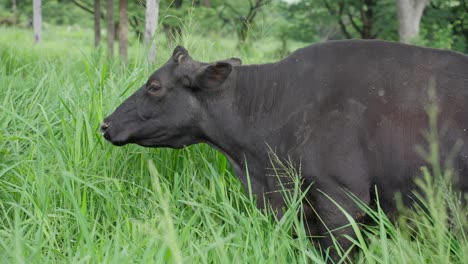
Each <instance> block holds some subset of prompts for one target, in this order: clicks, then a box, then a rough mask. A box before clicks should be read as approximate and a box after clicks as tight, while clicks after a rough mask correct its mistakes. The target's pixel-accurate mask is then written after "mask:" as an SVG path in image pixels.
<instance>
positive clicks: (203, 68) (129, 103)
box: [101, 46, 241, 148]
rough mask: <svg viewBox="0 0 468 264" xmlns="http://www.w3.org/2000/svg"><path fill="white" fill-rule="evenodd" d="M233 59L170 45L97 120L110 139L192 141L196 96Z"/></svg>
mask: <svg viewBox="0 0 468 264" xmlns="http://www.w3.org/2000/svg"><path fill="white" fill-rule="evenodd" d="M240 64H241V61H240V60H239V59H234V58H233V59H228V60H224V61H218V62H214V63H202V62H197V61H195V60H193V59H192V58H191V57H190V56H189V54H188V52H187V50H186V49H185V48H183V47H180V46H178V47H176V48H175V50H174V52H173V54H172V57H171V58H170V59H169V61H168V62H166V63H165V64H164V65H163V66H162V67H161V68H159V69H158V70H156V71H155V72H154V73H153V74H152V75H151V76H150V77H149V79H148V80H147V81H146V83H145V84H144V85H143V86H142V87H141V88H139V89H138V90H137V91H136V92H135V93H134V94H133V95H131V96H130V97H129V98H128V99H127V100H125V101H124V102H123V103H122V104H121V105H120V106H119V107H117V109H116V110H115V111H114V113H112V114H111V115H110V116H108V117H106V118H105V119H104V122H103V123H102V125H101V132H102V134H103V136H104V137H105V138H106V139H107V140H109V141H110V142H112V144H114V145H118V146H121V145H125V144H128V143H136V144H138V145H141V146H146V147H172V148H181V147H183V146H186V145H190V144H193V143H196V142H197V140H198V139H199V136H200V133H201V131H200V127H199V126H200V122H201V120H202V119H203V114H202V111H203V110H202V103H201V99H200V98H203V97H204V96H206V93H209V92H210V91H212V90H214V89H216V88H218V87H220V86H221V85H222V84H223V83H224V81H225V80H226V79H227V78H228V77H229V75H230V74H231V71H232V66H233V65H240Z"/></svg>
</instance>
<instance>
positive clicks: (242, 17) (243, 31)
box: [218, 0, 271, 43]
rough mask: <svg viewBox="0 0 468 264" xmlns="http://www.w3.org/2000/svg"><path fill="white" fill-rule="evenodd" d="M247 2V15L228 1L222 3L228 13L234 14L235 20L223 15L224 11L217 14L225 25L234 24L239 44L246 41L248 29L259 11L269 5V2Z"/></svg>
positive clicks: (268, 0)
mask: <svg viewBox="0 0 468 264" xmlns="http://www.w3.org/2000/svg"><path fill="white" fill-rule="evenodd" d="M248 2H249V6H248V8H247V12H246V13H247V14H244V13H243V12H242V11H241V10H240V9H239V8H235V7H234V6H232V5H231V4H230V3H228V1H226V2H225V3H224V6H225V7H226V8H228V9H229V11H230V12H233V13H234V16H235V18H234V19H233V20H232V19H230V18H227V17H226V16H225V15H224V12H223V11H224V9H223V10H222V11H221V12H219V14H218V15H219V16H220V18H221V19H222V20H223V21H225V24H226V23H228V22H229V21H234V23H236V25H237V35H238V37H239V41H240V42H241V43H244V42H245V41H246V40H247V37H248V33H249V29H250V27H251V26H252V24H253V22H254V19H255V17H256V16H257V14H258V12H259V11H260V9H261V8H262V7H263V6H265V5H266V4H268V3H270V2H271V0H255V2H254V1H253V0H249V1H248Z"/></svg>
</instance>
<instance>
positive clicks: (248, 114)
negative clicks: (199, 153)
mask: <svg viewBox="0 0 468 264" xmlns="http://www.w3.org/2000/svg"><path fill="white" fill-rule="evenodd" d="M265 78H266V76H264V74H262V73H261V72H260V66H242V67H235V68H234V71H233V73H232V74H231V77H230V78H229V79H228V80H227V81H226V82H225V83H226V84H225V85H223V86H225V87H222V89H220V91H219V92H214V93H213V94H212V97H211V98H207V101H206V103H205V106H204V107H206V115H207V116H206V118H205V119H206V127H205V128H204V129H202V130H203V134H204V139H203V141H205V142H206V143H208V144H210V145H211V146H213V147H215V148H216V149H218V150H220V151H221V152H222V153H223V154H225V155H226V156H227V158H228V159H229V161H230V162H231V164H232V166H233V168H234V170H235V172H236V174H237V176H238V177H239V178H240V179H241V181H242V182H243V183H244V186H246V184H247V182H246V175H245V172H246V168H248V172H249V174H250V175H249V176H250V180H251V181H253V185H252V187H253V191H254V192H256V193H259V192H263V191H262V190H263V188H267V186H266V185H267V184H266V183H264V181H265V177H264V173H265V172H264V171H265V167H266V166H268V165H269V164H268V162H269V160H268V157H266V155H265V154H266V152H265V150H266V148H268V146H267V143H268V142H266V136H267V135H268V134H269V133H270V132H271V129H272V127H271V126H272V124H271V122H269V120H270V121H271V115H272V114H274V112H275V110H274V108H275V106H278V104H277V102H275V100H276V96H277V95H276V94H272V93H271V90H269V91H266V89H268V88H269V87H270V88H271V83H274V82H275V80H274V79H269V80H268V81H266V80H265ZM270 96H273V97H275V98H273V99H272V97H270ZM257 104H258V105H257ZM267 115H270V116H269V118H268V119H266V117H267ZM262 117H265V118H262Z"/></svg>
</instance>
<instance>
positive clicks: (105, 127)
mask: <svg viewBox="0 0 468 264" xmlns="http://www.w3.org/2000/svg"><path fill="white" fill-rule="evenodd" d="M109 125H110V122H103V123H102V124H101V133H102V134H104V132H105V131H106V129H107V128H108V127H109Z"/></svg>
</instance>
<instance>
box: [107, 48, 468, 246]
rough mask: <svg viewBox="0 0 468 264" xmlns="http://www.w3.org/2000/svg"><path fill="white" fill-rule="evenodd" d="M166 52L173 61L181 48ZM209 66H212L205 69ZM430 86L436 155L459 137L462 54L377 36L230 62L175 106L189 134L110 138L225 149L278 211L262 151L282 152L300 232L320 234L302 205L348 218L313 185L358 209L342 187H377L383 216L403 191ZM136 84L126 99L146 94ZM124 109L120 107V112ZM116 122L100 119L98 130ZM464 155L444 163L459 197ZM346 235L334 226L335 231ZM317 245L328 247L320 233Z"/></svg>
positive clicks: (464, 73) (462, 129)
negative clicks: (292, 178)
mask: <svg viewBox="0 0 468 264" xmlns="http://www.w3.org/2000/svg"><path fill="white" fill-rule="evenodd" d="M176 53H177V52H175V54H174V55H173V56H174V57H177V56H180V54H178V53H177V54H176ZM183 55H184V54H183ZM186 56H188V54H186ZM179 59H180V57H179ZM176 60H177V58H174V61H176ZM174 61H170V62H168V64H166V65H172V64H174ZM178 63H179V64H180V65H182V64H183V62H181V61H180V60H179V62H178ZM194 63H195V62H192V61H191V60H190V61H189V62H188V63H187V64H188V65H189V66H187V67H195V66H194V65H195V64H194ZM176 64H177V63H176ZM200 65H202V64H200ZM200 65H198V67H201V66H200ZM203 65H204V64H203ZM216 66H218V64H216ZM164 67H169V66H164ZM164 67H163V68H161V70H158V71H157V72H156V73H155V74H154V75H153V76H152V77H151V78H150V80H152V78H153V79H154V80H159V81H158V82H162V83H164V81H160V79H161V78H163V77H161V76H164V75H165V74H167V73H165V72H159V71H162V70H163V69H165V70H164V71H172V73H173V75H176V76H177V78H176V79H177V80H179V79H180V78H181V77H180V76H189V75H188V73H187V72H189V71H183V72H182V73H181V72H177V70H174V69H172V68H164ZM179 67H181V66H179ZM213 67H214V66H213ZM158 72H159V73H158ZM213 72H214V73H217V74H218V72H221V71H220V70H219V71H215V70H214V71H213V70H212V71H210V72H209V73H210V74H213ZM202 74H203V73H202ZM216 76H218V75H216ZM216 76H215V77H216ZM210 77H212V76H211V75H210ZM218 77H219V76H218ZM174 78H175V77H174ZM184 78H185V77H184ZM187 78H188V77H187ZM190 78H192V77H190ZM190 78H189V79H190ZM205 78H206V77H205ZM163 79H164V78H163ZM192 79H193V80H194V81H189V83H191V84H190V85H189V86H190V87H192V86H196V85H193V83H197V85H198V83H206V86H209V85H211V84H210V83H209V82H201V81H199V79H200V78H199V77H198V75H197V76H195V77H193V78H192ZM212 79H213V80H215V79H216V78H212ZM218 79H219V78H218ZM174 82H177V81H174ZM200 85H201V84H200ZM430 87H433V88H434V91H435V93H434V94H435V98H434V100H433V101H434V102H435V103H436V104H437V105H438V106H439V108H440V115H439V120H440V122H439V123H440V125H439V128H443V131H445V132H444V133H441V134H440V137H441V140H440V143H441V146H442V147H443V148H441V160H445V158H447V156H448V154H449V152H450V149H451V148H452V147H453V146H454V144H455V142H456V141H457V140H462V141H464V142H467V143H468V56H466V55H463V54H460V53H456V52H450V51H442V50H436V49H428V48H420V47H415V46H409V45H403V44H397V43H391V42H384V41H357V40H356V41H336V42H328V43H323V44H316V45H312V46H309V47H306V48H303V49H300V50H298V51H296V52H294V53H293V54H291V55H290V56H289V57H287V58H286V59H284V60H282V61H279V62H277V63H271V64H263V65H247V66H234V67H232V68H229V73H228V74H227V75H226V78H225V79H223V80H222V81H221V83H220V84H219V85H216V87H214V88H213V87H211V88H210V89H203V87H202V88H200V87H198V88H200V89H194V90H193V91H192V93H191V94H190V96H189V98H190V99H189V100H188V103H186V104H185V105H187V104H188V105H189V106H187V107H188V108H190V109H192V108H193V109H195V110H193V109H192V110H191V111H196V113H194V114H193V116H190V118H189V117H187V116H186V115H187V114H185V115H184V117H183V118H184V120H186V119H187V120H190V121H189V122H192V124H191V125H190V126H187V124H185V125H184V130H185V133H189V134H190V136H189V137H187V136H186V135H184V139H183V140H179V138H180V136H177V138H178V139H177V142H176V141H174V140H173V141H171V139H168V140H166V141H164V142H162V141H161V142H156V143H153V142H154V141H151V143H148V142H146V141H144V140H140V139H137V138H136V137H132V136H128V137H127V138H128V139H127V140H121V141H119V142H118V144H122V143H123V144H125V143H137V144H140V145H144V146H156V147H157V146H170V147H182V146H185V145H189V144H193V143H199V142H206V143H208V144H210V145H212V146H213V147H215V148H217V149H219V150H220V151H222V152H223V153H224V154H225V155H226V156H227V157H228V159H229V160H230V162H231V164H232V165H233V168H234V170H235V173H236V175H237V176H238V177H239V178H240V179H241V181H242V182H243V184H244V185H245V187H247V178H246V175H247V174H246V168H247V169H248V175H249V176H250V182H251V185H252V190H253V192H254V193H255V194H257V198H258V205H259V206H260V207H262V206H263V205H264V204H265V203H264V202H265V200H264V199H266V202H267V204H269V205H271V206H272V207H273V208H275V209H277V212H278V213H279V214H280V215H281V212H282V210H281V208H282V207H284V206H285V204H284V202H283V198H282V196H281V192H280V191H279V190H280V189H281V184H278V181H279V179H281V177H275V176H273V177H272V174H273V173H272V172H273V171H272V170H271V168H272V162H271V159H270V155H271V153H274V154H275V155H276V156H278V157H279V158H280V159H281V160H283V161H286V160H290V161H292V163H293V164H295V165H296V166H297V168H298V169H299V168H300V169H299V170H300V171H299V172H300V175H301V177H302V179H301V180H302V181H303V186H304V187H305V188H306V187H310V186H311V188H310V189H309V191H308V193H307V195H306V198H307V200H308V203H304V206H305V212H306V215H305V217H306V219H307V222H308V225H307V227H308V231H309V232H310V234H311V235H322V234H325V233H326V228H325V227H323V225H322V224H320V223H319V221H318V220H317V217H316V215H315V213H313V210H311V208H310V205H312V206H313V207H314V210H315V211H316V212H317V213H318V214H319V215H320V217H321V218H322V220H323V221H324V222H325V223H326V224H327V225H328V227H329V228H330V229H334V228H337V227H340V226H343V225H345V224H346V223H347V220H346V219H345V217H344V216H343V214H342V213H341V212H340V211H339V210H338V209H337V207H336V206H334V205H333V204H332V202H331V201H330V200H329V199H328V198H325V196H324V195H323V194H322V193H321V192H323V193H326V194H328V195H329V196H330V197H331V198H333V199H334V200H335V201H336V202H338V203H339V204H340V205H341V206H342V207H344V208H345V209H347V210H348V212H349V213H350V214H351V215H354V216H356V217H357V216H359V215H361V214H360V211H359V209H358V208H357V206H356V204H355V203H354V202H353V201H352V200H351V199H350V198H349V196H348V195H347V194H346V191H350V192H352V193H353V194H355V195H356V196H357V197H358V198H359V199H361V200H362V201H364V202H365V203H368V204H372V202H373V200H374V198H375V197H374V196H375V193H374V190H375V187H377V190H378V191H379V199H380V204H381V206H382V207H383V209H384V210H385V211H386V212H388V213H391V212H392V211H394V195H395V193H396V192H401V193H403V196H406V195H408V194H410V191H411V190H412V189H413V181H414V177H415V176H417V175H419V174H420V169H419V168H420V166H421V165H425V161H424V159H423V158H422V157H421V156H420V155H419V154H418V153H417V152H416V150H415V149H416V146H418V145H420V146H427V141H426V139H425V138H424V136H423V132H424V131H425V130H427V129H428V117H427V113H426V110H427V106H428V105H429V96H428V94H429V90H430ZM142 89H143V90H144V87H143V88H141V89H140V90H139V91H138V92H137V93H136V94H135V95H133V96H132V98H133V99H129V100H130V101H131V100H136V99H135V97H136V96H144V95H143V94H142V93H144V92H143V91H142ZM181 89H182V88H181ZM168 96H169V95H168ZM145 100H146V101H148V100H149V99H145ZM146 101H145V102H146ZM124 104H125V103H124ZM140 105H144V104H140ZM121 108H122V107H121ZM124 108H125V107H124ZM136 108H138V106H137V107H136ZM199 109H201V110H200V111H199ZM125 111H126V112H129V110H128V109H127V110H125V109H123V110H120V112H125ZM138 111H139V110H138V109H137V110H136V112H138ZM181 111H182V110H181ZM183 111H189V110H188V109H184V110H183ZM118 112H119V110H117V111H116V113H118ZM113 115H115V114H113ZM139 116H140V114H139ZM178 118H179V117H178ZM180 118H182V117H180ZM140 119H141V118H140ZM114 120H116V118H113V116H110V117H109V118H107V119H106V122H107V123H106V128H105V129H107V127H108V125H107V124H108V123H109V122H116V121H114ZM139 122H140V123H141V122H144V120H140V121H139ZM195 123H196V124H195ZM178 127H180V126H179V125H178ZM111 132H112V131H105V133H106V134H107V133H108V135H107V138H108V139H109V140H111V141H113V140H112V138H113V137H114V138H116V137H117V136H112V135H111V134H112V133H111ZM115 133H116V132H115ZM115 133H114V134H115ZM178 133H180V132H178ZM113 142H114V141H113ZM467 157H468V145H467V144H465V145H463V146H462V147H461V148H460V151H459V152H458V153H457V155H455V160H454V164H455V166H454V167H455V170H456V171H457V172H458V173H459V174H458V178H457V179H456V180H457V181H458V186H460V188H461V190H462V191H463V192H465V193H467V192H468V159H467ZM288 181H289V180H288ZM283 183H285V184H287V182H283ZM318 190H320V191H321V192H320V191H318ZM349 232H350V230H348V229H342V230H341V231H338V233H337V234H340V233H349ZM342 243H344V244H346V242H344V241H342ZM323 244H324V246H328V245H330V240H329V239H328V238H326V239H324V240H323ZM345 246H346V245H345Z"/></svg>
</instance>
